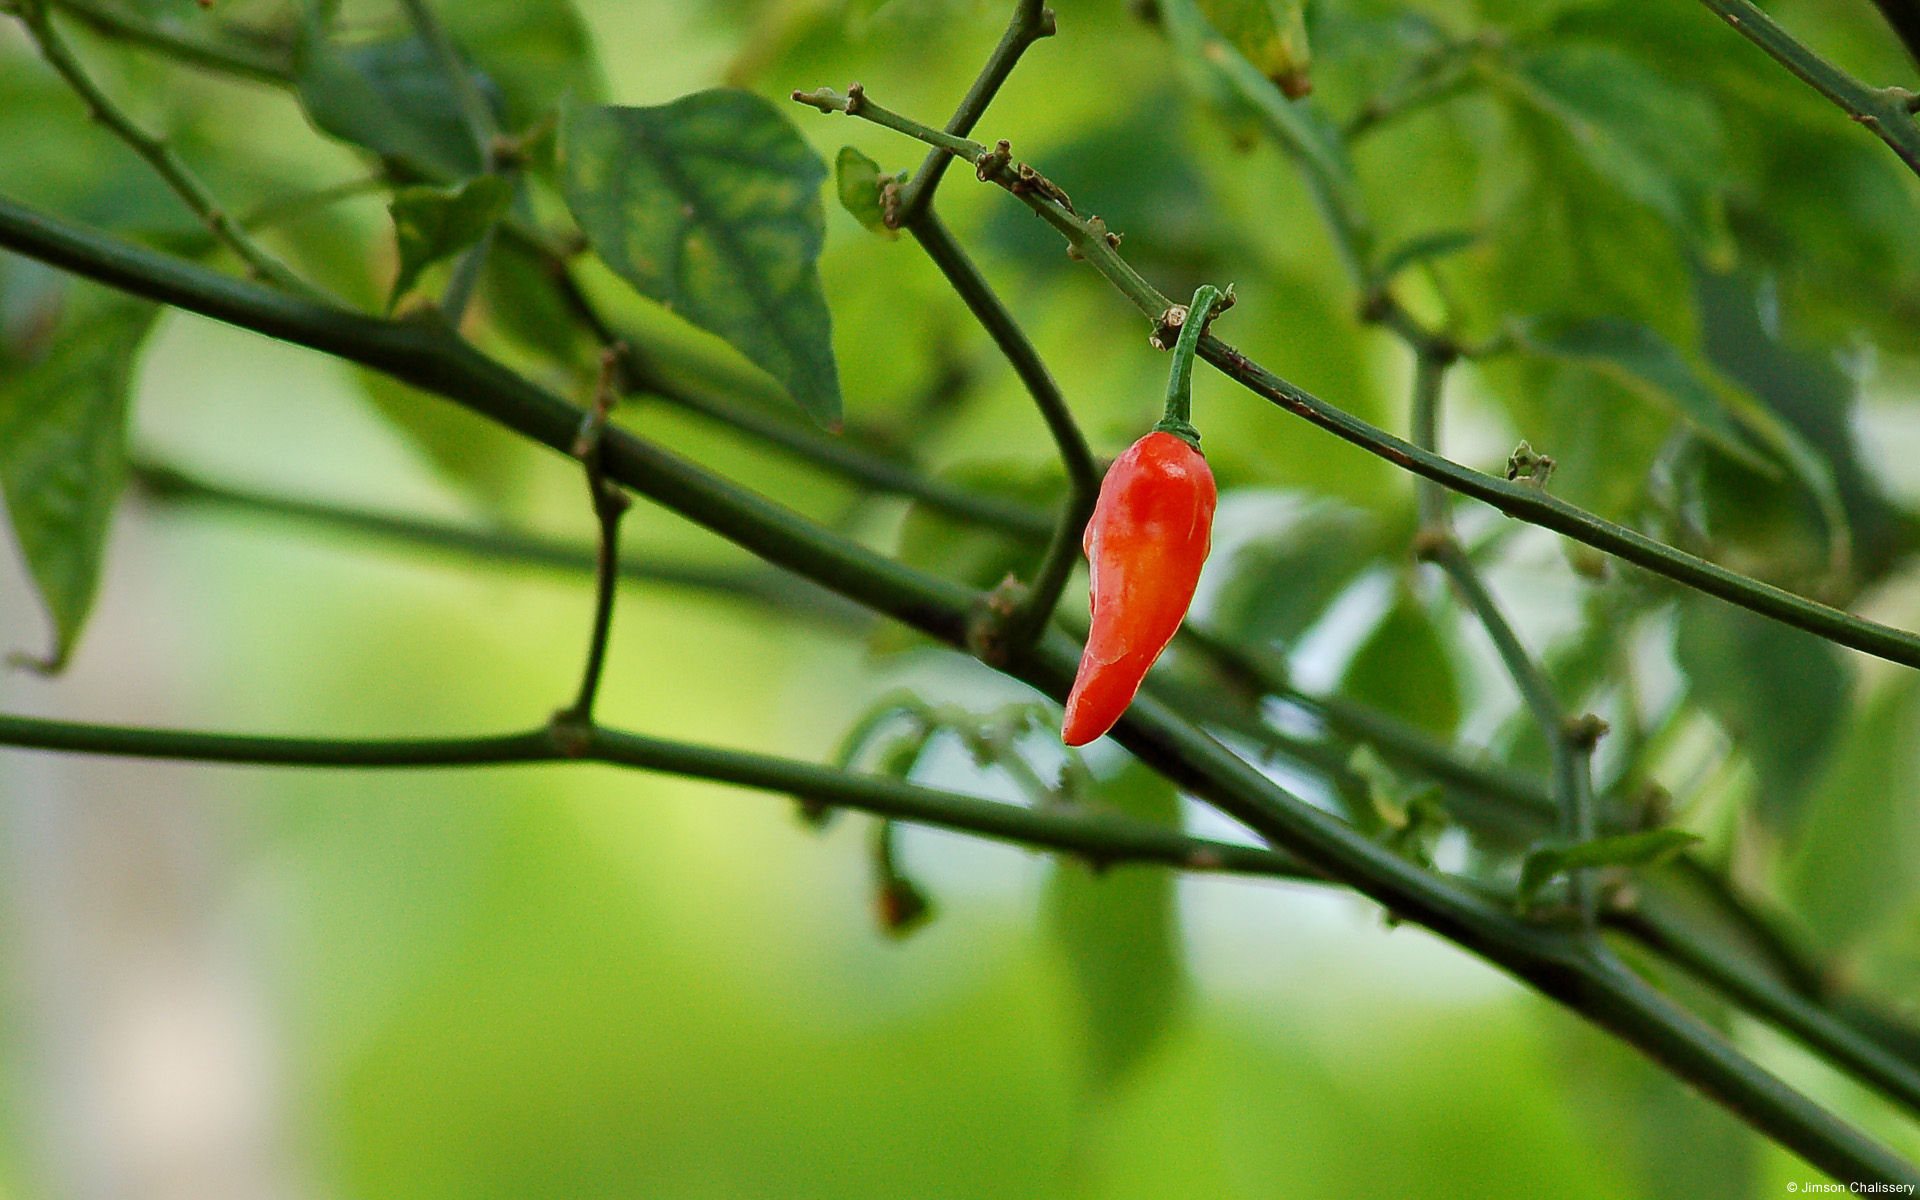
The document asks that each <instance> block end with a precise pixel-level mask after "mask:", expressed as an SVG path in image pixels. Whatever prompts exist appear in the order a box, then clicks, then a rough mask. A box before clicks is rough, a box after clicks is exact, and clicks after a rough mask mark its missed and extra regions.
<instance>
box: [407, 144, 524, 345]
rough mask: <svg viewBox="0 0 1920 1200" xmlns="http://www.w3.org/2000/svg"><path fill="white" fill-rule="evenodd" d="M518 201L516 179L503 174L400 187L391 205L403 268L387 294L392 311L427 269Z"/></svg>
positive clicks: (469, 242) (474, 238) (463, 245)
mask: <svg viewBox="0 0 1920 1200" xmlns="http://www.w3.org/2000/svg"><path fill="white" fill-rule="evenodd" d="M512 202H513V185H512V184H511V183H509V182H507V181H506V180H505V179H503V178H501V177H500V176H498V175H481V176H479V177H477V178H474V179H469V180H467V181H466V182H465V183H463V184H461V185H460V186H459V187H456V188H434V187H410V188H401V189H400V190H399V191H398V192H395V193H394V196H393V202H392V203H391V204H389V205H387V211H388V212H390V213H392V214H393V234H394V242H395V244H396V245H397V246H398V247H399V251H400V271H399V274H397V275H395V276H394V280H393V291H392V292H391V293H389V294H388V296H387V311H388V312H392V311H393V308H394V305H396V304H398V303H400V297H402V296H404V295H406V294H407V292H408V291H410V290H411V289H412V288H413V285H414V284H415V283H417V282H419V280H420V273H421V272H422V271H424V270H426V269H427V268H428V267H430V266H432V265H433V264H434V263H437V262H440V261H442V260H443V259H448V258H452V257H453V256H454V255H456V254H458V253H460V252H461V251H462V250H465V249H466V248H467V247H468V246H471V245H473V244H474V243H475V242H477V241H479V240H480V238H481V237H482V236H483V235H484V234H485V233H486V232H487V230H489V229H491V228H493V224H494V222H495V221H498V220H499V219H500V218H501V217H502V216H503V215H505V213H506V211H507V205H508V204H510V203H512Z"/></svg>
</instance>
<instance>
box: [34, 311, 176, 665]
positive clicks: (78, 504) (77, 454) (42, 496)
mask: <svg viewBox="0 0 1920 1200" xmlns="http://www.w3.org/2000/svg"><path fill="white" fill-rule="evenodd" d="M71 304H72V300H71V299H70V300H69V305H71ZM157 312H158V309H156V308H155V307H154V306H153V305H151V304H141V303H135V302H133V301H128V300H122V299H119V298H113V299H109V300H107V301H105V302H104V303H103V304H96V305H89V306H87V308H86V311H84V312H80V313H76V312H73V311H71V308H70V309H69V311H68V313H67V314H66V316H65V319H64V320H63V321H62V324H61V327H60V328H59V330H58V331H57V332H56V334H55V336H54V337H52V338H51V339H50V341H49V346H48V349H47V350H46V353H45V356H44V357H42V358H40V359H38V360H37V361H34V362H31V363H26V364H18V365H13V366H9V367H8V369H6V370H4V371H0V486H3V487H4V489H5V491H6V498H7V512H8V515H9V516H10V517H11V518H12V521H13V533H14V539H15V541H17V542H18V543H19V546H20V551H21V554H22V555H23V556H24V557H25V559H26V563H27V569H28V571H29V572H30V573H31V574H32V576H33V582H34V586H35V587H36V588H37V589H38V590H39V593H40V599H41V602H42V603H43V604H45V605H46V608H47V613H48V615H49V616H50V617H52V619H53V627H54V648H53V653H52V654H51V655H49V656H47V657H46V658H45V659H40V660H28V665H30V666H33V667H35V668H37V669H39V670H43V671H48V672H52V671H58V670H59V669H61V668H62V667H63V666H65V665H66V662H67V658H68V656H69V655H71V654H72V653H73V647H74V642H75V639H77V638H78V637H79V634H80V629H81V627H82V626H83V625H84V624H85V623H86V619H87V614H88V612H89V611H90V610H91V609H92V607H93V599H94V593H95V591H96V590H97V589H98V587H99V583H100V563H101V558H102V556H103V555H104V554H105V552H106V542H107V529H108V526H109V525H110V524H111V523H112V520H113V510H114V505H115V503H116V502H117V501H118V500H119V498H120V489H121V488H122V486H123V485H124V484H125V483H126V476H127V400H128V393H129V390H130V388H131V386H132V382H133V372H134V368H135V366H136V364H137V361H138V354H139V349H140V343H141V342H142V341H144V340H145V339H146V336H147V333H148V331H149V330H150V329H152V327H153V321H154V316H155V314H156V313H157Z"/></svg>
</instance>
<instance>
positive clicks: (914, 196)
mask: <svg viewBox="0 0 1920 1200" xmlns="http://www.w3.org/2000/svg"><path fill="white" fill-rule="evenodd" d="M1053 27H1054V23H1053V10H1052V9H1050V8H1048V7H1046V5H1045V4H1044V3H1043V2H1042V0H1017V2H1016V3H1015V4H1014V6H1013V16H1012V18H1011V19H1009V20H1008V21H1007V30H1006V32H1005V33H1003V34H1001V35H1000V44H999V45H998V46H995V47H994V48H993V53H992V54H991V55H989V56H988V58H987V63H986V65H985V66H983V67H981V68H980V73H979V74H978V75H976V76H975V77H974V80H973V84H972V86H971V87H969V88H968V89H967V94H966V95H965V96H964V97H962V98H961V101H960V107H958V108H956V109H954V110H953V116H952V117H951V118H949V119H948V121H947V132H948V133H949V134H951V135H953V136H954V137H965V136H967V135H968V134H969V133H972V132H973V127H974V125H975V124H977V123H978V122H979V120H980V118H981V116H983V115H984V114H985V113H986V111H987V105H989V104H991V103H993V98H994V96H996V95H997V94H999V91H1000V85H1001V84H1003V83H1005V82H1006V81H1007V77H1008V76H1009V75H1011V74H1013V68H1014V66H1015V64H1017V63H1018V62H1019V61H1020V56H1021V55H1023V54H1025V53H1026V52H1027V47H1028V46H1031V45H1033V44H1034V43H1035V42H1037V41H1039V40H1040V39H1041V38H1045V37H1052V36H1053ZM949 161H951V160H950V158H949V156H948V155H945V154H942V153H940V152H939V151H938V150H929V151H927V156H926V157H925V158H924V159H922V160H921V161H920V168H919V170H917V171H915V172H914V173H913V178H912V179H909V180H908V181H907V184H906V186H905V187H903V188H901V189H900V210H899V211H900V223H901V224H902V225H903V226H911V225H913V224H914V223H915V222H916V221H918V220H919V219H920V214H921V213H922V212H924V211H925V210H927V209H928V208H929V207H930V206H931V205H932V204H933V193H934V191H935V189H937V188H938V187H939V186H940V180H941V178H942V177H943V176H944V175H945V174H946V173H947V163H948V162H949Z"/></svg>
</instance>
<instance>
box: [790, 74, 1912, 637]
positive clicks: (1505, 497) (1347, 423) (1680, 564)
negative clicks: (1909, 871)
mask: <svg viewBox="0 0 1920 1200" xmlns="http://www.w3.org/2000/svg"><path fill="white" fill-rule="evenodd" d="M794 98H795V99H796V100H799V101H800V102H802V103H806V104H811V105H813V106H814V107H816V108H819V109H821V110H822V111H826V112H845V111H847V105H848V101H849V98H848V97H846V96H843V95H841V94H839V93H837V92H834V91H832V90H831V89H828V88H822V89H820V90H818V91H816V92H807V93H800V92H796V93H794ZM854 108H855V110H856V111H855V112H854V114H853V115H856V116H861V117H869V118H870V119H878V118H874V117H872V115H871V114H873V113H884V114H885V118H886V119H884V120H879V123H880V124H883V125H886V126H887V127H888V128H891V129H897V130H899V131H900V132H902V133H905V134H907V135H908V136H910V137H917V138H919V139H920V140H922V141H926V142H928V143H929V144H931V145H935V146H941V147H943V148H948V149H950V150H951V152H952V153H954V154H955V155H956V156H958V157H960V158H963V159H965V160H966V161H968V162H971V163H974V164H975V165H976V166H977V165H978V163H979V160H980V159H982V158H985V157H986V156H987V153H988V151H987V149H986V147H984V146H982V145H980V144H979V143H978V142H967V141H964V140H963V139H949V138H947V136H946V135H945V134H942V133H940V132H939V131H938V130H933V129H929V128H927V127H926V126H924V125H920V124H919V123H918V122H915V121H911V120H909V119H907V118H905V117H901V116H900V115H899V114H897V113H890V112H886V110H884V109H881V108H880V106H879V105H876V104H874V103H873V102H872V101H871V100H868V99H865V98H864V96H863V97H862V99H861V100H860V102H859V103H857V104H855V105H854ZM989 181H990V182H993V183H997V184H999V185H1000V186H1002V187H1005V188H1007V190H1009V191H1011V192H1013V193H1014V194H1015V195H1016V196H1018V197H1019V198H1020V200H1021V201H1022V202H1024V203H1025V204H1026V205H1027V206H1028V207H1029V208H1031V209H1033V211H1034V212H1036V213H1038V214H1039V215H1040V216H1041V217H1042V218H1044V219H1045V220H1046V221H1047V222H1048V223H1049V224H1051V225H1053V226H1054V227H1055V228H1056V229H1059V230H1060V231H1061V232H1062V233H1063V234H1065V235H1066V236H1067V239H1068V241H1069V243H1070V244H1071V245H1072V246H1073V247H1074V248H1075V249H1076V250H1077V251H1079V252H1080V253H1081V254H1082V255H1083V256H1084V257H1085V258H1086V260H1087V261H1088V263H1090V264H1091V265H1092V266H1093V267H1094V268H1095V269H1097V270H1099V271H1100V273H1101V274H1102V275H1105V276H1106V277H1107V279H1108V280H1109V281H1110V282H1112V283H1113V284H1114V286H1115V287H1117V288H1118V289H1119V290H1120V291H1121V293H1122V294H1123V295H1125V296H1126V297H1127V299H1128V300H1130V301H1131V302H1132V303H1133V305H1134V307H1135V308H1137V309H1139V310H1140V312H1141V313H1143V314H1145V315H1146V316H1148V317H1149V318H1151V319H1152V320H1154V321H1158V320H1159V319H1160V317H1161V316H1163V315H1164V314H1165V313H1166V311H1167V309H1168V308H1169V307H1170V305H1169V303H1168V301H1167V298H1166V297H1165V296H1163V295H1161V294H1160V292H1159V291H1158V290H1156V289H1155V288H1154V287H1153V286H1152V285H1151V284H1149V283H1148V282H1147V281H1146V280H1145V279H1144V278H1142V277H1141V276H1140V274H1139V273H1138V272H1137V271H1135V270H1134V269H1133V268H1132V267H1131V266H1130V265H1128V264H1127V263H1126V261H1125V260H1124V259H1122V258H1121V257H1120V256H1119V254H1118V253H1117V252H1116V251H1115V250H1114V249H1113V247H1112V246H1111V245H1110V244H1109V243H1108V241H1107V240H1106V238H1105V237H1104V236H1101V235H1099V234H1097V233H1096V231H1095V230H1094V229H1093V228H1092V227H1091V226H1090V224H1089V223H1088V222H1087V221H1085V220H1082V219H1081V218H1079V217H1078V216H1076V215H1074V214H1073V213H1071V212H1069V211H1068V210H1067V209H1066V208H1064V207H1063V206H1062V205H1061V204H1060V203H1059V202H1058V201H1057V200H1054V199H1053V198H1052V197H1050V196H1048V195H1046V194H1044V193H1042V192H1039V191H1034V190H1025V191H1023V190H1021V186H1020V180H1019V176H1018V173H1017V172H1015V171H1013V170H1012V168H1011V167H1008V166H1002V167H999V168H997V169H996V170H995V171H994V172H993V173H992V175H991V177H990V180H989ZM1200 357H1201V358H1203V359H1205V360H1206V361H1207V362H1209V363H1211V364H1213V366H1215V367H1216V368H1218V369H1219V370H1220V371H1221V373H1222V374H1224V375H1226V376H1227V377H1228V378H1229V379H1232V380H1234V381H1235V382H1236V383H1238V384H1240V385H1241V386H1242V387H1244V388H1246V389H1247V390H1248V391H1251V392H1253V393H1254V394H1255V395H1257V396H1261V397H1263V398H1265V399H1267V400H1270V401H1272V402H1273V403H1275V404H1277V405H1279V406H1280V407H1282V408H1285V409H1287V410H1288V411H1289V412H1292V413H1294V414H1295V415H1297V416H1300V417H1303V418H1305V419H1306V420H1307V421H1310V422H1312V423H1313V424H1315V425H1318V426H1319V427H1320V428H1322V429H1324V430H1326V431H1327V432H1329V433H1332V434H1334V435H1335V436H1337V437H1339V438H1342V439H1343V440H1345V441H1348V442H1351V443H1353V444H1354V445H1356V446H1358V447H1360V448H1361V449H1363V450H1365V451H1367V452H1368V453H1370V454H1374V455H1377V456H1379V457H1381V458H1383V459H1386V460H1387V461H1388V462H1391V463H1393V464H1394V465H1395V466H1398V467H1401V468H1403V469H1404V470H1407V471H1411V472H1413V473H1414V474H1416V475H1420V476H1423V477H1425V478H1427V479H1431V480H1433V481H1434V482H1436V483H1439V484H1440V485H1441V486H1443V487H1446V488H1448V489H1450V490H1452V491H1455V492H1458V493H1460V494H1461V495H1463V496H1470V497H1472V498H1474V499H1476V500H1481V501H1484V502H1485V503H1487V504H1491V505H1493V506H1494V507H1495V508H1498V509H1499V510H1500V511H1502V512H1504V513H1506V514H1507V515H1508V516H1510V517H1515V518H1518V519H1520V520H1523V521H1527V522H1529V523H1531V524H1534V525H1538V526H1540V527H1542V528H1544V529H1551V530H1553V531H1554V532H1555V533H1560V534H1564V535H1566V536H1567V537H1570V538H1572V539H1574V540H1575V541H1578V542H1583V543H1585V544H1587V545H1589V546H1592V547H1593V548H1594V549H1596V550H1603V551H1605V552H1607V553H1608V554H1612V555H1615V556H1616V557H1619V558H1622V559H1625V560H1626V561H1628V562H1631V563H1634V564H1635V565H1637V566H1641V567H1645V568H1646V569H1647V570H1649V571H1653V572H1654V573H1656V574H1659V575H1665V576H1666V577H1667V578H1669V579H1673V580H1676V581H1678V582H1680V583H1684V584H1686V585H1687V586H1689V587H1692V588H1695V589H1696V590H1698V591H1702V592H1705V593H1707V594H1708V595H1710V596H1717V597H1719V598H1720V599H1722V600H1725V601H1727V602H1728V603H1731V604H1736V605H1739V606H1740V607H1742V608H1745V609H1749V610H1751V611H1753V612H1757V613H1760V614H1761V615H1763V616H1768V617H1772V618H1773V619H1774V620H1776V621H1780V622H1781V623H1783V624H1786V625H1792V626H1794V627H1796V628H1798V629H1804V630H1806V631H1807V632H1808V633H1812V634H1815V635H1817V636H1819V637H1823V638H1825V639H1827V640H1828V641H1831V642H1833V643H1835V644H1837V645H1841V646H1846V647H1848V648H1850V649H1854V650H1858V651H1860V652H1862V653H1864V654H1871V655H1873V656H1874V657H1876V658H1884V659H1886V660H1887V661H1888V662H1894V663H1899V664H1901V665H1902V666H1908V667H1920V636H1916V635H1914V634H1911V633H1908V632H1905V631H1904V630H1898V629H1891V628H1889V627H1887V626H1885V625H1881V624H1878V623H1876V622H1873V621H1869V620H1866V619H1864V618H1861V617H1856V616H1853V615H1852V614H1850V613H1845V612H1841V611H1840V610H1838V609H1835V608H1831V607H1829V606H1827V605H1825V604H1821V603H1819V602H1817V601H1813V600H1808V599H1806V598H1804V597H1801V596H1796V595H1794V594H1793V593H1791V592H1788V591H1785V590H1783V589H1781V588H1777V587H1774V586H1773V585H1772V584H1768V583H1762V582H1760V581H1759V580H1757V579H1750V578H1748V577H1747V576H1744V575H1741V574H1739V573H1737V572H1734V571H1729V570H1727V569H1726V568H1725V567H1722V566H1719V565H1717V564H1715V563H1710V562H1708V561H1706V560H1705V559H1703V558H1700V557H1698V556H1696V555H1692V554H1688V553H1686V552H1685V551H1683V550H1676V549H1674V548H1673V547H1672V546H1667V545H1664V544H1662V543H1660V542H1657V541H1655V540H1654V539H1652V538H1650V537H1648V536H1646V535H1645V534H1643V533H1640V532H1639V531H1637V530H1634V529H1629V528H1628V527H1626V526H1624V525H1618V524H1615V523H1614V522H1612V521H1608V520H1606V519H1605V518H1602V517H1597V516H1595V515H1593V514H1592V513H1589V512H1586V511H1584V510H1582V509H1580V508H1577V507H1575V506H1574V505H1572V504H1569V503H1567V502H1566V501H1564V500H1561V499H1559V498H1558V497H1555V496H1553V495H1551V494H1549V493H1548V492H1546V491H1545V490H1544V489H1542V488H1539V487H1535V486H1531V485H1528V484H1524V483H1516V482H1513V481H1511V480H1506V479H1498V478H1495V477H1494V476H1491V475H1487V474H1485V473H1483V472H1480V471H1475V470H1473V469H1471V468H1469V467H1464V466H1461V465H1460V464H1459V463H1456V462H1453V461H1451V460H1449V459H1445V458H1442V457H1440V456H1439V455H1437V454H1434V453H1431V452H1429V451H1426V450H1422V449H1421V448H1420V447H1418V446H1415V445H1413V444H1412V443H1410V442H1408V441H1405V440H1404V439H1401V438H1397V437H1395V436H1393V435H1392V434H1390V433H1388V432H1386V431H1385V430H1383V429H1380V428H1378V427H1377V426H1375V425H1372V424H1370V423H1368V422H1366V421H1363V420H1361V419H1360V418H1358V417H1356V416H1354V415H1353V414H1351V413H1348V412H1346V411H1345V410H1343V409H1341V408H1339V407H1338V406H1336V405H1333V404H1329V403H1328V402H1326V401H1325V400H1322V399H1320V398H1319V397H1317V396H1315V395H1313V394H1312V393H1311V392H1308V391H1305V390H1304V389H1302V388H1299V387H1296V386H1294V385H1293V384H1291V383H1288V382H1287V381H1286V380H1284V379H1281V378H1280V377H1279V376H1277V375H1275V374H1273V373H1272V372H1271V371H1268V370H1267V369H1266V368H1264V367H1262V366H1260V365H1259V364H1258V363H1255V362H1253V361H1252V360H1251V359H1249V358H1247V356H1246V355H1244V354H1242V353H1240V352H1239V351H1238V350H1236V349H1234V348H1233V347H1232V346H1230V345H1228V344H1227V343H1225V342H1223V341H1221V340H1220V339H1218V338H1216V337H1213V336H1212V335H1210V334H1209V335H1208V336H1206V337H1204V338H1202V339H1201V342H1200Z"/></svg>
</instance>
